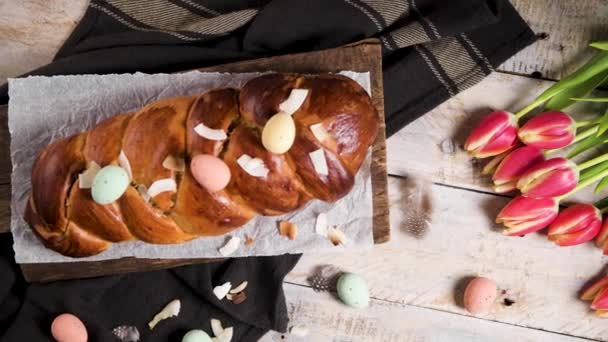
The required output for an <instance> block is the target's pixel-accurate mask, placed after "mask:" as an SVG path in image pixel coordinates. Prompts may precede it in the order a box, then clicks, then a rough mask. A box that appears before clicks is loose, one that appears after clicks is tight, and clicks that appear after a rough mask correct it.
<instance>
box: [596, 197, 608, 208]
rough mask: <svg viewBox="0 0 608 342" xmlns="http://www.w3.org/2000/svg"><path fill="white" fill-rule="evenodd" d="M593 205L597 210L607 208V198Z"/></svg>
mask: <svg viewBox="0 0 608 342" xmlns="http://www.w3.org/2000/svg"><path fill="white" fill-rule="evenodd" d="M593 205H594V206H595V207H596V208H598V209H602V208H606V207H608V197H606V198H602V199H601V200H599V201H597V202H595V203H593Z"/></svg>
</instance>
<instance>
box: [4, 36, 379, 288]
mask: <svg viewBox="0 0 608 342" xmlns="http://www.w3.org/2000/svg"><path fill="white" fill-rule="evenodd" d="M380 49H381V48H380V44H379V41H377V40H367V41H363V42H360V43H357V44H352V45H350V46H346V47H342V48H336V49H329V50H324V51H316V52H310V53H301V54H292V55H285V56H278V57H270V58H264V59H258V60H252V61H246V62H237V63H232V64H227V65H223V66H217V67H211V68H206V69H203V70H204V71H225V72H251V71H269V70H272V71H284V72H301V73H321V72H337V71H340V70H352V71H360V72H367V71H369V72H370V80H371V91H372V101H373V103H374V106H375V107H376V109H377V111H378V114H379V118H378V119H379V120H380V122H381V124H380V125H379V127H378V130H379V132H381V133H380V134H378V137H377V139H376V141H375V142H374V146H373V149H372V165H371V169H372V172H371V173H372V189H373V207H374V218H373V222H374V224H373V233H374V241H375V242H376V243H382V242H386V241H388V240H389V238H390V226H389V222H388V221H389V213H388V196H387V191H386V189H387V172H386V141H385V136H384V128H385V127H384V107H383V106H384V101H383V97H382V94H383V89H382V72H381V71H382V65H381V50H380ZM0 204H1V203H0ZM7 216H8V215H7ZM218 260H221V259H206V258H191V259H190V258H189V259H165V260H161V259H138V258H123V259H118V260H104V261H77V262H70V263H32V264H21V265H20V266H21V269H22V271H23V275H24V276H25V279H26V280H28V281H36V282H38V281H52V280H59V279H73V278H87V277H96V276H101V275H108V274H117V273H128V272H137V271H148V270H156V269H162V268H170V267H175V266H181V265H188V264H196V263H203V262H212V261H218Z"/></svg>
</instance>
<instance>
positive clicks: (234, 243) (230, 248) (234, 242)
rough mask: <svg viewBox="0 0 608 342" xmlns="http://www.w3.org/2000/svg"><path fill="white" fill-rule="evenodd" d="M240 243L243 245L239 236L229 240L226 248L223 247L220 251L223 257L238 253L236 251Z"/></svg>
mask: <svg viewBox="0 0 608 342" xmlns="http://www.w3.org/2000/svg"><path fill="white" fill-rule="evenodd" d="M240 243H241V238H239V237H238V236H233V237H231V238H230V240H228V242H226V244H225V245H224V247H221V248H220V249H219V252H220V254H221V255H222V256H228V255H230V254H232V253H234V252H236V250H237V249H238V248H239V244H240Z"/></svg>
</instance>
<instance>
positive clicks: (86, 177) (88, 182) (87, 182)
mask: <svg viewBox="0 0 608 342" xmlns="http://www.w3.org/2000/svg"><path fill="white" fill-rule="evenodd" d="M99 170H101V166H99V164H97V163H96V162H94V161H92V162H90V163H89V167H88V168H87V169H86V170H85V171H84V172H82V173H81V174H79V175H78V187H79V188H80V189H90V188H91V186H92V185H93V179H95V175H97V172H99Z"/></svg>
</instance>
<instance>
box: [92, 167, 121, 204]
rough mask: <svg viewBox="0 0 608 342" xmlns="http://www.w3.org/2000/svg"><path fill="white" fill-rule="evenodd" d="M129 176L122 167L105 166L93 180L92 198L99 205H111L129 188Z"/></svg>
mask: <svg viewBox="0 0 608 342" xmlns="http://www.w3.org/2000/svg"><path fill="white" fill-rule="evenodd" d="M129 183H130V181H129V175H128V174H127V171H125V169H123V168H122V167H120V166H116V165H108V166H104V167H103V168H102V169H101V170H99V172H97V174H96V175H95V178H93V184H92V185H91V196H93V200H94V201H95V202H97V203H99V204H102V205H105V204H110V203H112V202H114V201H116V200H117V199H119V198H120V196H122V194H124V193H125V191H126V190H127V187H128V186H129Z"/></svg>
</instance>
